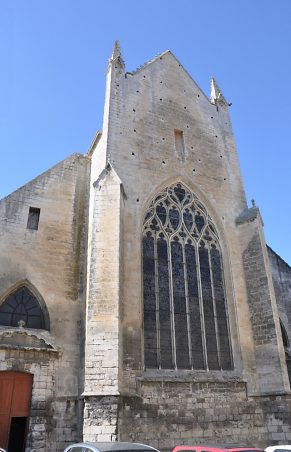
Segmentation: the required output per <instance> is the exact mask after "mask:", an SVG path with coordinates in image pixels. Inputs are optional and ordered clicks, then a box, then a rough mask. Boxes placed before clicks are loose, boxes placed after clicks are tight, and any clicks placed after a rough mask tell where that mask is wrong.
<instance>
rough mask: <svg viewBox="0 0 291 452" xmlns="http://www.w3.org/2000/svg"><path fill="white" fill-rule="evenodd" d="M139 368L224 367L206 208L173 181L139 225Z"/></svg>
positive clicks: (217, 257)
mask: <svg viewBox="0 0 291 452" xmlns="http://www.w3.org/2000/svg"><path fill="white" fill-rule="evenodd" d="M143 301H144V361H145V368H154V369H193V370H230V369H232V366H233V365H232V355H231V344H230V335H229V327H228V315H227V306H226V294H225V286H224V276H223V263H222V255H221V248H220V244H219V237H218V234H217V231H216V228H215V226H214V223H213V221H212V219H211V217H210V216H209V214H208V212H207V210H206V208H205V207H204V206H203V204H202V203H201V202H200V201H199V199H198V198H197V197H196V196H195V195H194V193H192V192H191V191H190V190H189V189H188V188H187V187H185V186H184V185H183V184H181V183H177V184H173V185H171V186H169V187H167V188H166V189H164V190H163V191H162V192H161V193H159V194H158V195H157V196H156V197H155V198H154V200H153V201H152V203H151V205H150V207H149V209H148V210H147V212H146V215H145V219H144V224H143Z"/></svg>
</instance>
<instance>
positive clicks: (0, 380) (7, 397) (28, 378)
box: [0, 372, 32, 449]
mask: <svg viewBox="0 0 291 452" xmlns="http://www.w3.org/2000/svg"><path fill="white" fill-rule="evenodd" d="M31 392H32V375H31V374H28V373H24V372H0V447H3V448H4V449H5V448H7V447H8V442H9V434H10V426H11V419H12V418H28V417H29V410H30V402H31Z"/></svg>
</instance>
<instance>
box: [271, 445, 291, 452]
mask: <svg viewBox="0 0 291 452" xmlns="http://www.w3.org/2000/svg"><path fill="white" fill-rule="evenodd" d="M265 452H291V446H290V445H285V444H278V445H277V446H269V447H266V449H265Z"/></svg>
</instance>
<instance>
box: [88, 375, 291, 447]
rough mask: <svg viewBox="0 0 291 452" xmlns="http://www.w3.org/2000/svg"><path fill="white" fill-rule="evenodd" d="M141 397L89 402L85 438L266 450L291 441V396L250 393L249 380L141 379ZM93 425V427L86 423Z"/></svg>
mask: <svg viewBox="0 0 291 452" xmlns="http://www.w3.org/2000/svg"><path fill="white" fill-rule="evenodd" d="M138 393H139V395H138V396H136V397H114V398H113V397H95V398H91V400H90V401H89V400H88V401H87V403H86V408H85V419H84V440H91V441H105V440H107V441H110V440H112V441H114V440H119V441H136V442H144V443H147V444H150V445H152V446H154V447H157V448H158V449H161V450H162V451H165V452H166V451H167V452H168V451H170V450H171V449H172V448H173V447H174V446H176V445H181V444H185V445H187V444H208V445H209V444H215V443H216V444H229V445H231V444H232V445H249V446H257V447H262V448H265V447H266V446H267V445H272V444H278V443H281V444H283V443H285V444H288V443H289V444H290V441H291V396H290V395H277V396H264V397H248V396H247V393H246V384H245V383H244V382H192V383H190V382H187V383H186V382H159V383H157V382H145V381H143V382H141V383H140V386H139V391H138ZM86 426H87V427H86Z"/></svg>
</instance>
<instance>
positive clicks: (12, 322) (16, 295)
mask: <svg viewBox="0 0 291 452" xmlns="http://www.w3.org/2000/svg"><path fill="white" fill-rule="evenodd" d="M46 323H47V322H46V319H45V316H44V313H43V310H42V308H41V306H40V303H39V301H38V299H37V298H36V296H35V295H34V294H33V293H32V292H31V291H30V290H29V288H28V287H26V286H24V285H23V286H21V287H18V288H17V289H16V290H15V291H13V292H12V293H10V294H9V295H8V296H7V298H6V299H5V300H4V301H3V303H2V304H1V305H0V325H4V326H12V327H17V326H20V327H25V328H38V329H48V328H47V325H46Z"/></svg>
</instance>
